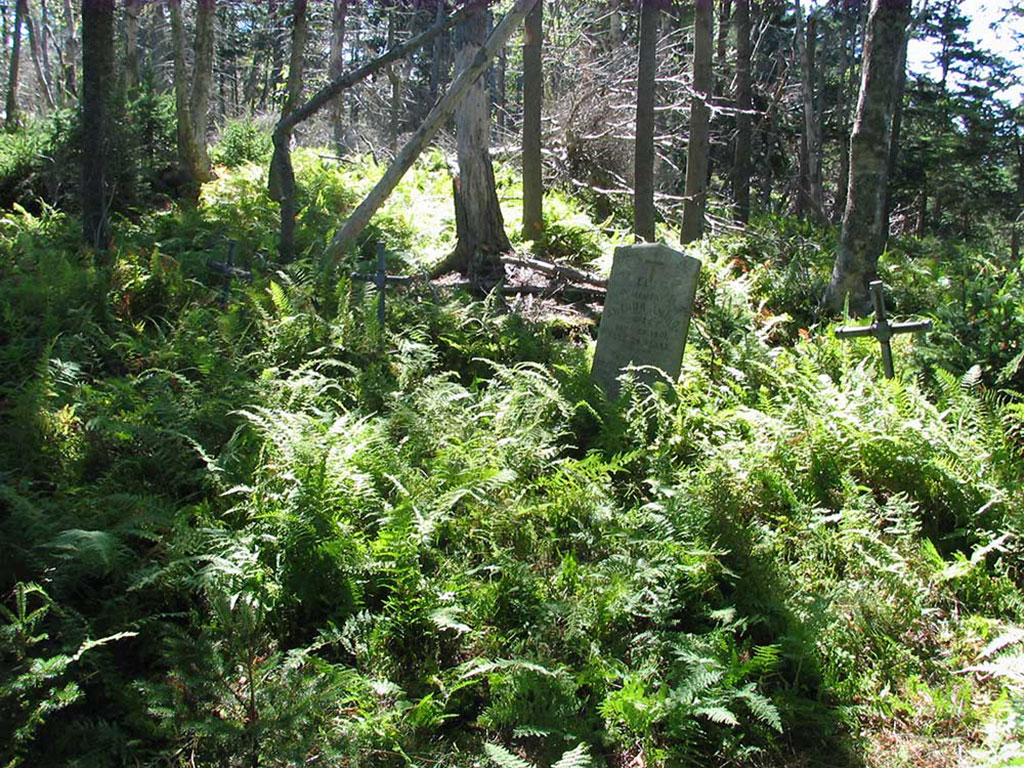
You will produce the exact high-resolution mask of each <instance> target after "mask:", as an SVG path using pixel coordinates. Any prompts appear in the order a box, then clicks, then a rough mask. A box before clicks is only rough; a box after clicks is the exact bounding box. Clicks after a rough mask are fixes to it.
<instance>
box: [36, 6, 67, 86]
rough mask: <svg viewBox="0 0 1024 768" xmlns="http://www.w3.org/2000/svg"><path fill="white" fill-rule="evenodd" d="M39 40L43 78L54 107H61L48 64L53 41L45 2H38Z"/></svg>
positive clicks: (51, 67) (51, 66) (51, 69)
mask: <svg viewBox="0 0 1024 768" xmlns="http://www.w3.org/2000/svg"><path fill="white" fill-rule="evenodd" d="M39 39H40V40H41V41H42V51H41V54H42V61H43V76H44V77H45V78H46V83H47V86H48V87H49V89H50V93H51V94H52V97H53V100H54V104H55V106H62V104H63V99H62V98H61V93H60V91H61V89H60V88H59V87H57V85H56V82H55V81H54V79H53V65H52V63H51V62H50V42H51V41H52V40H53V28H52V27H51V26H50V13H49V8H48V7H47V5H46V0H39Z"/></svg>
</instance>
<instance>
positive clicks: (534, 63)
mask: <svg viewBox="0 0 1024 768" xmlns="http://www.w3.org/2000/svg"><path fill="white" fill-rule="evenodd" d="M543 13H544V3H543V2H539V3H537V4H536V5H535V6H534V7H533V10H532V11H530V13H529V14H528V15H527V17H526V26H525V30H524V37H523V240H527V241H532V242H534V243H539V242H540V241H541V239H542V238H543V236H544V206H543V200H544V179H543V174H542V170H541V120H540V118H541V105H542V103H543V100H544V70H543V63H542V54H543V49H542V46H543V40H544V21H543ZM502 50H504V48H503V49H502Z"/></svg>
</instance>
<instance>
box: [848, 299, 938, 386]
mask: <svg viewBox="0 0 1024 768" xmlns="http://www.w3.org/2000/svg"><path fill="white" fill-rule="evenodd" d="M868 288H869V289H870V291H871V303H872V304H873V305H874V307H875V321H874V322H873V323H871V325H860V326H855V327H851V328H837V329H836V337H837V338H840V339H856V338H860V337H862V336H874V337H875V338H876V339H878V344H879V346H880V347H881V348H882V368H883V370H884V371H885V378H887V379H891V378H892V377H893V376H895V373H894V371H893V367H892V347H890V346H889V339H891V338H892V337H893V336H895V335H896V334H897V333H919V332H921V331H930V330H931V329H932V321H931V320H915V321H913V322H910V323H890V322H889V321H888V320H887V319H886V317H885V299H884V298H883V297H882V281H881V280H872V281H871V283H869V284H868Z"/></svg>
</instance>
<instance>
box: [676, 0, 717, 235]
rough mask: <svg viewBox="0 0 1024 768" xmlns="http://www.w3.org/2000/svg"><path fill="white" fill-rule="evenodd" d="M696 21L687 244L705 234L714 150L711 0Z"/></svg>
mask: <svg viewBox="0 0 1024 768" xmlns="http://www.w3.org/2000/svg"><path fill="white" fill-rule="evenodd" d="M694 5H695V13H694V19H693V101H692V103H691V107H690V145H689V147H687V151H686V193H685V194H686V200H685V201H684V203H683V224H682V228H681V232H680V237H679V240H680V242H681V243H683V244H684V245H685V244H686V243H692V242H693V241H694V240H700V238H701V237H703V235H704V211H705V209H706V207H707V190H708V161H709V155H710V151H711V131H710V128H711V109H710V106H709V104H708V102H709V101H710V99H711V89H712V87H713V86H714V83H713V82H712V73H711V48H712V45H711V27H712V23H711V22H712V13H711V0H695V2H694Z"/></svg>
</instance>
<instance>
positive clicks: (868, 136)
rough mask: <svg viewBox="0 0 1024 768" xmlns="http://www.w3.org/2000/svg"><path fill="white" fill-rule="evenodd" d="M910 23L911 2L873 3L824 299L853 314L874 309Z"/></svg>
mask: <svg viewBox="0 0 1024 768" xmlns="http://www.w3.org/2000/svg"><path fill="white" fill-rule="evenodd" d="M909 21H910V0H872V5H871V15H870V17H869V19H868V28H867V36H866V39H865V41H864V64H863V72H862V75H861V85H860V99H859V100H858V103H857V117H856V121H855V123H854V127H853V136H852V138H851V152H850V189H849V193H848V195H847V204H846V213H845V214H844V216H843V229H842V234H841V236H840V242H839V253H838V254H837V256H836V261H835V266H834V267H833V269H832V280H831V282H830V283H829V286H828V289H827V291H826V292H825V296H824V297H823V300H822V303H823V305H824V307H825V308H827V309H829V310H831V311H839V310H840V309H842V307H843V304H844V303H845V301H846V298H847V296H849V298H850V309H851V311H852V312H854V313H855V314H865V313H867V312H868V311H870V308H871V302H870V299H869V296H868V282H869V281H870V280H871V279H873V278H874V277H875V274H876V267H877V264H878V257H879V255H880V254H881V251H882V242H883V236H884V221H883V216H884V206H885V185H886V181H887V176H888V166H889V134H890V124H891V121H892V111H893V108H894V106H895V98H894V94H895V91H896V88H897V83H898V78H899V72H898V71H897V70H898V67H899V64H900V60H901V55H900V54H901V51H902V49H903V42H904V36H905V34H906V29H907V24H908V23H909Z"/></svg>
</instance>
